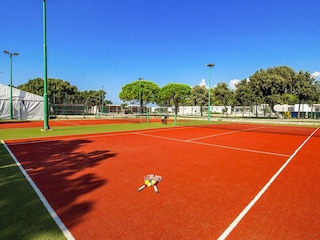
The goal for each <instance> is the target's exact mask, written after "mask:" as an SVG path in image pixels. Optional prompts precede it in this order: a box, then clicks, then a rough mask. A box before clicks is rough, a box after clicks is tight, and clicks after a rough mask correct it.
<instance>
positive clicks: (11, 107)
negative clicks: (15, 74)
mask: <svg viewBox="0 0 320 240" xmlns="http://www.w3.org/2000/svg"><path fill="white" fill-rule="evenodd" d="M3 52H4V53H5V54H9V55H10V119H13V103H12V56H18V55H19V53H17V52H14V53H11V52H9V51H8V50H4V51H3Z"/></svg>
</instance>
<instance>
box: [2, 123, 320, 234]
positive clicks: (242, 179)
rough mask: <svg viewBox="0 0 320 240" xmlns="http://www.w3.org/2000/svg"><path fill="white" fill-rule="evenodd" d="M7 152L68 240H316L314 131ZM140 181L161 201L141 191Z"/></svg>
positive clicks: (62, 141) (127, 136) (178, 133)
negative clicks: (150, 179) (152, 177)
mask: <svg viewBox="0 0 320 240" xmlns="http://www.w3.org/2000/svg"><path fill="white" fill-rule="evenodd" d="M6 144H7V146H8V147H9V148H10V150H11V151H12V152H13V154H14V155H15V157H16V158H17V159H18V160H19V162H20V163H21V164H22V166H23V167H24V169H26V170H28V171H27V173H28V174H29V176H30V177H31V178H32V179H33V181H34V182H35V183H36V185H37V186H38V187H39V189H40V190H41V192H42V193H43V194H44V196H45V197H46V199H47V200H48V202H49V203H50V205H51V206H52V208H53V209H54V210H55V211H56V213H57V214H58V216H59V217H60V219H61V220H62V221H63V223H64V224H65V226H66V227H67V228H68V229H69V231H70V232H71V233H72V235H73V236H74V238H75V239H79V240H80V239H117V240H118V239H133V240H136V239H137V240H141V239H170V240H172V239H190V240H191V239H192V240H194V239H206V240H207V239H218V238H220V239H225V238H227V239H320V208H319V196H320V186H319V179H320V177H319V176H320V151H319V146H320V130H319V129H316V128H301V127H284V126H282V127H275V126H264V125H249V124H242V125H240V124H239V125H238V124H234V125H226V126H225V127H213V126H212V127H174V128H166V129H154V130H152V129H150V130H143V131H128V132H119V133H106V134H95V135H83V136H74V137H72V136H70V137H63V138H61V137H59V138H47V139H42V140H35V141H33V142H19V141H7V142H6ZM147 174H157V175H161V176H162V177H163V181H162V182H160V183H159V184H158V188H159V191H160V193H158V194H156V193H155V192H154V190H153V188H152V187H150V188H145V189H144V190H142V191H141V192H138V191H137V189H138V188H139V187H140V186H141V185H142V184H143V177H144V176H145V175H147Z"/></svg>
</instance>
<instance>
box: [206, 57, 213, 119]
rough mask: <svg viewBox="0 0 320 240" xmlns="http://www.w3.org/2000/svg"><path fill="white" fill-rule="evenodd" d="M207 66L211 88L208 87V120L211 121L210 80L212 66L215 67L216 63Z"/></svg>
mask: <svg viewBox="0 0 320 240" xmlns="http://www.w3.org/2000/svg"><path fill="white" fill-rule="evenodd" d="M207 67H209V88H208V122H210V116H211V109H210V100H211V99H210V82H211V68H213V67H214V63H208V64H207Z"/></svg>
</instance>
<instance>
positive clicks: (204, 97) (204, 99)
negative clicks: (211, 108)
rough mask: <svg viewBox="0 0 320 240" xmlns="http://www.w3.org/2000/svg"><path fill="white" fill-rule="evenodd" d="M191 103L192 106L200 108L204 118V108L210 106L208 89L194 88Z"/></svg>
mask: <svg viewBox="0 0 320 240" xmlns="http://www.w3.org/2000/svg"><path fill="white" fill-rule="evenodd" d="M189 101H190V104H191V105H194V106H200V113H201V116H203V106H206V105H207V104H208V89H207V88H206V87H205V86H199V85H197V86H194V87H193V88H192V89H191V94H190V98H189Z"/></svg>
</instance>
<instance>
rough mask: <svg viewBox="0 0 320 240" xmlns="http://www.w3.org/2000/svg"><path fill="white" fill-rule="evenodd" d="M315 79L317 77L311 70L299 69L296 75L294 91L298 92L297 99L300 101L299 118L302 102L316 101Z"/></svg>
mask: <svg viewBox="0 0 320 240" xmlns="http://www.w3.org/2000/svg"><path fill="white" fill-rule="evenodd" d="M314 81H315V79H314V78H313V77H312V76H311V74H310V73H309V72H303V71H299V72H298V74H297V75H296V80H295V81H294V84H293V91H294V93H295V94H296V96H297V99H298V101H299V106H298V118H300V106H301V103H302V104H304V103H312V102H313V101H314V98H315V95H314V92H315V86H314Z"/></svg>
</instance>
